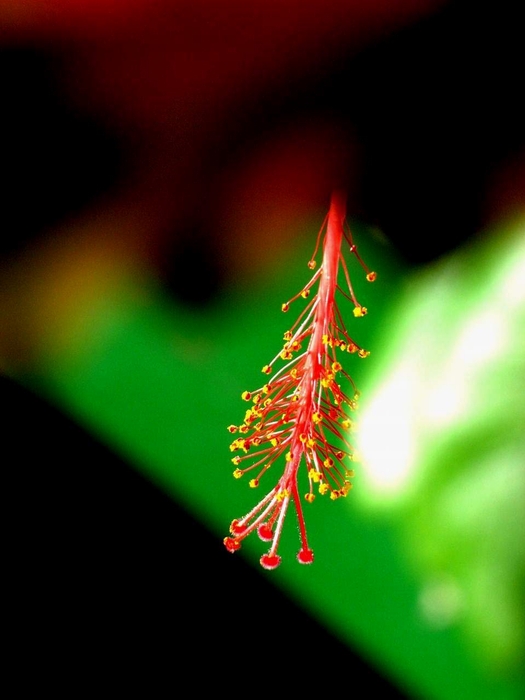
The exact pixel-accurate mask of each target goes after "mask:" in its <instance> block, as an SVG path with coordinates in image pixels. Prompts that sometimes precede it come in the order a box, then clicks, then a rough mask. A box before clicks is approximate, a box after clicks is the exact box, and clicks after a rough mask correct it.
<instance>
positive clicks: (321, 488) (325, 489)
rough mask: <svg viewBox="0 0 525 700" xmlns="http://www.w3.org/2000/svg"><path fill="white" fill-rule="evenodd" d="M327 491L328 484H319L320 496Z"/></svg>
mask: <svg viewBox="0 0 525 700" xmlns="http://www.w3.org/2000/svg"><path fill="white" fill-rule="evenodd" d="M327 491H328V484H326V483H323V484H319V493H320V494H321V496H324V495H325V493H326V492H327Z"/></svg>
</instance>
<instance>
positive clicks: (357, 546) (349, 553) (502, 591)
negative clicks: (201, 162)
mask: <svg viewBox="0 0 525 700" xmlns="http://www.w3.org/2000/svg"><path fill="white" fill-rule="evenodd" d="M307 228H308V227H307ZM311 229H312V241H313V240H314V237H315V231H316V226H315V227H314V226H312V227H311ZM521 232H522V228H520V227H519V226H511V227H509V230H508V231H507V232H505V231H501V232H498V235H497V237H495V238H489V239H487V241H484V242H480V243H479V245H478V244H473V246H472V249H465V250H464V251H461V252H458V253H457V254H455V255H453V256H452V257H451V258H450V259H448V260H445V261H443V262H442V263H439V264H437V265H436V266H435V267H430V268H428V269H426V270H423V271H421V272H419V273H417V272H416V273H413V274H410V275H409V274H408V273H407V270H406V269H405V268H404V266H403V264H402V261H400V260H398V259H397V257H396V255H395V253H394V252H393V251H392V249H391V248H389V246H388V245H387V244H386V243H385V242H384V241H383V240H382V239H381V236H380V235H379V234H378V233H377V232H375V231H373V230H369V229H367V227H366V226H363V225H359V224H356V226H355V227H354V235H355V237H356V240H357V241H358V243H359V245H360V250H361V253H362V255H363V257H364V258H365V259H366V260H367V263H368V264H369V265H370V266H371V267H373V268H375V269H377V270H378V273H379V276H378V280H377V282H376V283H375V285H373V287H370V285H367V284H366V282H364V281H363V286H364V289H363V290H361V281H360V280H359V274H357V276H356V275H354V278H355V285H356V289H357V293H358V297H362V299H363V303H366V305H367V307H368V309H369V315H368V316H366V317H365V318H364V319H359V320H355V319H353V317H352V320H349V327H350V329H351V332H352V333H354V334H355V336H356V339H357V340H358V341H359V342H361V343H363V344H364V345H365V346H366V347H369V348H370V349H371V350H372V354H371V356H370V358H368V359H367V360H364V361H363V360H359V359H358V358H355V357H354V356H352V357H349V360H350V362H349V365H348V369H349V371H350V373H351V374H352V375H353V376H355V379H356V382H357V384H358V386H359V387H360V389H362V392H363V398H364V400H363V406H362V409H361V419H362V426H361V432H362V435H363V445H362V450H363V455H364V457H365V464H364V465H363V468H362V469H361V468H359V467H358V469H357V475H356V478H355V488H354V490H353V491H352V493H351V494H350V496H349V498H348V499H346V500H343V499H342V500H341V501H337V502H335V503H333V502H331V501H327V500H325V499H317V501H316V503H315V504H314V505H312V506H311V507H309V508H308V509H307V512H306V518H307V525H308V528H309V533H310V539H311V543H312V546H313V548H314V550H315V557H316V558H315V562H314V564H313V565H312V566H310V567H301V566H299V565H298V564H297V562H296V560H295V554H296V551H297V547H298V545H297V543H298V539H297V532H296V530H295V527H293V525H292V522H291V519H290V521H289V522H288V523H287V524H286V526H285V531H284V534H283V540H282V546H281V552H282V555H283V564H282V566H281V567H280V568H279V569H278V570H276V571H275V572H271V573H268V574H267V576H268V579H269V580H270V581H274V582H276V583H277V584H278V585H280V586H282V587H283V588H285V589H286V590H287V591H288V592H290V593H291V594H292V595H293V596H294V597H295V599H296V600H298V601H299V602H300V603H301V604H303V605H305V606H306V607H307V608H308V609H309V610H310V611H311V612H312V613H313V614H314V615H315V616H316V617H318V618H319V619H320V620H322V621H323V622H324V623H325V624H326V625H327V626H328V628H329V629H331V630H332V631H333V632H334V633H335V634H336V635H338V636H339V637H340V638H341V639H343V640H345V641H346V642H347V643H348V644H350V645H352V646H356V647H357V648H359V649H360V651H361V653H363V654H364V655H365V656H367V657H368V658H369V659H371V660H372V661H373V662H374V663H375V664H377V665H378V666H379V667H381V668H382V669H383V670H385V671H386V672H388V673H389V674H390V675H391V676H392V677H393V678H394V679H396V682H397V683H399V685H400V687H402V688H405V689H406V690H407V692H408V693H409V695H411V696H413V697H432V698H442V699H443V700H449V699H450V700H453V699H454V700H455V698H457V697H462V698H477V699H483V698H491V700H493V699H494V698H498V700H499V699H501V700H511V699H512V700H513V699H514V698H518V697H519V696H520V694H521V691H522V690H523V668H522V653H523V646H522V645H523V638H522V635H523V627H522V626H521V624H522V623H521V622H520V620H521V619H522V617H521V616H520V613H522V612H523V591H524V587H523V509H522V508H521V507H520V504H521V502H522V500H521V494H520V489H522V487H523V471H522V468H521V464H522V463H523V438H522V433H521V430H520V427H521V426H522V425H523V409H524V405H523V397H522V394H521V392H520V387H521V386H522V381H523V370H524V368H523V357H524V355H523V341H524V336H523V323H522V321H523V311H524V303H523V295H522V291H523V288H522V287H520V284H521V285H522V284H523V273H522V268H521V267H519V266H517V265H518V263H519V265H522V264H523V256H522V252H520V251H522V249H521V248H519V247H518V246H521V245H522V241H523V236H522V235H521ZM301 240H304V239H301ZM300 247H301V249H300V250H298V251H297V253H296V254H295V255H293V257H292V256H290V258H287V257H286V256H283V257H282V258H280V259H279V260H277V261H276V264H275V266H274V267H273V268H272V269H265V270H264V271H261V273H260V275H258V276H256V277H255V278H252V280H251V282H250V281H249V280H246V281H244V282H238V283H237V285H236V286H232V287H230V288H229V289H228V290H227V291H226V292H225V294H224V295H223V296H222V297H221V298H220V299H218V300H217V301H216V303H215V304H214V305H212V306H210V307H207V309H206V310H202V309H189V308H185V307H178V306H176V305H174V304H173V302H172V301H171V300H170V299H169V298H168V297H166V296H164V293H163V290H162V288H159V286H158V283H157V282H155V281H154V277H151V278H149V277H148V276H147V275H146V276H144V275H143V276H142V277H141V276H135V275H133V274H131V273H129V274H128V276H126V275H123V276H122V278H121V279H120V281H119V283H118V284H114V285H113V286H112V287H111V294H107V293H106V294H105V295H104V294H103V295H101V296H99V297H98V301H96V303H95V302H93V303H92V304H91V305H90V307H89V310H88V311H86V315H85V317H84V323H83V324H82V323H79V319H78V318H75V319H72V323H73V325H74V327H75V328H76V329H77V330H76V331H75V333H73V334H70V335H69V336H68V334H66V336H67V337H69V345H67V346H66V345H64V343H61V344H60V345H59V346H54V345H53V342H52V339H50V341H49V343H48V344H47V345H45V344H44V346H43V347H44V351H42V353H41V356H40V361H39V363H37V364H35V365H34V366H33V368H32V370H31V371H30V372H28V371H26V372H25V373H24V374H23V376H19V378H20V379H21V380H22V381H24V382H26V383H28V384H30V385H31V386H32V387H33V388H37V389H38V390H39V391H40V392H41V393H43V394H44V395H46V396H47V397H50V398H51V399H52V401H53V402H55V403H56V404H57V405H59V406H61V407H62V408H63V409H64V410H66V411H67V412H68V413H69V414H70V415H72V416H73V417H74V418H75V419H76V420H77V421H79V422H80V423H81V424H82V425H84V426H86V427H87V428H88V429H89V430H91V431H92V432H93V434H95V435H97V436H98V437H99V438H100V439H102V440H104V441H105V442H107V443H108V444H109V445H110V446H112V448H113V449H115V450H116V451H117V452H119V453H120V454H121V455H123V456H124V457H125V458H126V459H127V460H128V461H129V463H130V464H132V465H134V466H135V467H136V468H137V469H139V470H140V471H142V472H143V473H144V474H146V475H148V476H149V478H151V480H152V481H154V482H155V483H157V484H159V485H160V486H161V487H162V488H163V489H165V490H166V491H167V492H168V493H170V494H171V495H172V496H173V497H174V498H176V499H179V500H181V501H182V502H184V503H185V504H187V505H188V507H190V508H191V509H192V510H193V511H194V512H195V513H196V514H197V515H198V517H200V518H201V519H202V520H203V522H205V523H206V524H207V525H208V526H209V527H210V528H212V529H213V530H214V531H216V532H217V537H218V540H219V541H220V539H221V538H222V537H223V536H224V535H225V534H227V529H228V526H229V523H230V521H231V519H232V518H233V517H237V516H240V515H242V514H243V513H244V512H245V511H246V510H248V509H249V508H250V507H251V506H252V505H253V502H254V501H253V499H254V495H253V491H251V489H249V488H248V487H247V484H246V483H245V482H244V481H243V480H240V481H237V480H234V479H232V476H231V471H232V468H231V463H230V456H231V455H230V453H229V450H228V445H229V442H230V439H231V438H230V435H229V434H228V432H227V431H226V426H227V425H228V424H229V423H230V422H231V421H235V420H238V418H239V415H242V413H243V411H244V405H243V403H242V401H241V399H240V394H241V392H242V391H243V390H244V389H247V388H252V387H253V386H254V385H256V384H257V382H258V381H259V380H260V368H261V367H262V365H263V364H265V363H266V362H267V361H268V358H270V357H272V356H273V355H274V354H275V351H276V347H279V346H280V342H281V338H282V332H283V330H285V329H286V327H287V324H288V322H289V319H287V318H286V319H284V318H283V316H282V314H281V313H280V305H281V303H282V301H283V300H285V299H287V298H289V297H290V296H291V295H292V294H293V293H294V292H296V291H297V290H298V289H300V288H301V287H302V285H303V284H304V282H305V280H306V279H307V278H308V270H307V267H306V262H307V261H308V259H309V256H310V252H311V250H310V246H308V248H306V247H304V249H303V245H302V244H301V246H300ZM495 253H497V254H495ZM263 273H264V274H263ZM520 290H521V291H520ZM348 312H350V309H348ZM487 314H488V315H489V320H488V324H489V325H488V326H486V327H485V331H484V332H481V335H479V332H478V331H476V329H477V328H478V327H479V322H480V319H481V320H483V318H485V316H486V315H487ZM349 317H351V313H347V314H346V318H349ZM490 319H492V321H491V320H490ZM491 323H492V325H491ZM494 324H495V325H494ZM502 324H503V326H502ZM481 327H482V328H483V325H482V326H481ZM80 328H82V330H81V331H80V330H79V329H80ZM469 333H474V337H476V338H477V341H476V343H474V344H471V343H470V341H469V342H467V340H468V338H469V337H470V336H469V335H468V334H469ZM476 333H477V334H476ZM500 334H503V335H500ZM465 336H466V340H465ZM399 374H401V377H402V378H404V381H402V382H401V383H400V384H396V385H395V386H396V387H397V389H396V392H397V393H396V392H395V393H394V400H393V402H392V401H391V402H390V404H388V405H387V418H386V422H385V417H384V413H383V414H381V415H380V418H379V419H378V418H377V411H376V409H375V408H374V406H377V405H378V402H379V404H380V403H381V401H382V398H381V392H382V391H386V390H387V389H388V388H389V387H391V385H392V382H394V383H395V380H396V377H397V376H398V375H399ZM407 377H408V381H407ZM436 392H437V396H439V395H440V394H443V393H444V395H445V397H447V399H448V404H446V406H445V407H446V410H441V412H440V411H439V410H438V409H439V407H440V406H441V403H438V402H437V400H435V399H433V398H432V397H433V396H434V395H435V394H436ZM457 392H460V397H461V398H462V401H461V402H460V403H458V400H459V399H457V397H456V394H457ZM465 392H466V393H465ZM387 393H388V392H387ZM367 396H369V397H370V400H369V401H367V399H366V397H367ZM391 397H392V393H390V394H388V399H389V400H390V399H391ZM454 407H455V409H456V410H453V408H454ZM432 411H433V413H432ZM436 411H437V415H435V414H436ZM374 412H375V417H374ZM432 421H433V422H432ZM370 430H372V434H373V444H375V445H376V448H377V446H378V445H379V446H380V447H382V448H383V450H384V453H383V457H386V469H387V474H388V468H389V460H390V462H392V464H393V472H394V473H393V476H392V474H391V475H390V477H389V478H387V479H386V486H385V480H384V472H381V464H380V463H379V466H378V464H377V463H376V464H375V465H374V459H376V461H377V449H376V453H375V454H374V451H373V450H370V442H369V441H368V443H367V439H368V436H369V434H370ZM396 434H397V435H400V436H402V437H403V436H405V438H406V436H407V435H408V436H409V444H408V447H409V453H407V454H405V455H404V457H405V458H407V459H406V460H405V462H404V463H403V460H401V462H402V463H401V468H400V466H399V455H397V456H396V448H397V445H396V441H395V436H396ZM402 456H403V455H402ZM520 458H521V463H520ZM396 460H397V462H396ZM374 469H376V472H374ZM377 469H379V471H377ZM396 470H397V471H396ZM378 475H379V476H378ZM382 479H383V480H382ZM178 536H179V533H174V547H176V539H177V537H178ZM263 551H264V545H262V543H261V542H259V541H258V540H257V538H251V539H249V540H248V541H247V542H246V543H245V546H243V550H242V552H241V553H239V554H237V555H234V556H247V557H248V558H249V559H250V560H253V562H254V563H256V562H258V559H259V556H260V554H261V553H262V552H263ZM231 556H232V555H230V554H228V553H227V552H226V551H225V553H224V557H225V562H224V565H225V566H228V557H231ZM256 565H257V566H258V564H256ZM216 576H217V578H218V579H219V580H220V571H218V572H216ZM465 632H466V634H465ZM487 662H490V663H487Z"/></svg>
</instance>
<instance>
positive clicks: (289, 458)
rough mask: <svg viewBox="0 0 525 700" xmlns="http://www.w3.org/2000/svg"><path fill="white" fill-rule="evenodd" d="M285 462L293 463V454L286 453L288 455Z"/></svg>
mask: <svg viewBox="0 0 525 700" xmlns="http://www.w3.org/2000/svg"><path fill="white" fill-rule="evenodd" d="M285 460H286V461H287V462H291V461H292V453H291V452H287V453H286V455H285Z"/></svg>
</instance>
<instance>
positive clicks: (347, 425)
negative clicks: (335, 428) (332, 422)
mask: <svg viewBox="0 0 525 700" xmlns="http://www.w3.org/2000/svg"><path fill="white" fill-rule="evenodd" d="M351 425H352V421H351V420H349V419H348V418H347V419H346V420H344V421H341V426H342V427H343V428H344V429H345V430H348V429H349V428H350V427H351Z"/></svg>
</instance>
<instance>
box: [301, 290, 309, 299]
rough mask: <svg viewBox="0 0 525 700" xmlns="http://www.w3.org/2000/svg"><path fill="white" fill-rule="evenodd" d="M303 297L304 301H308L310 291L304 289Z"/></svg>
mask: <svg viewBox="0 0 525 700" xmlns="http://www.w3.org/2000/svg"><path fill="white" fill-rule="evenodd" d="M301 296H302V297H303V299H307V298H308V297H309V296H310V290H309V289H303V291H302V292H301Z"/></svg>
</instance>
